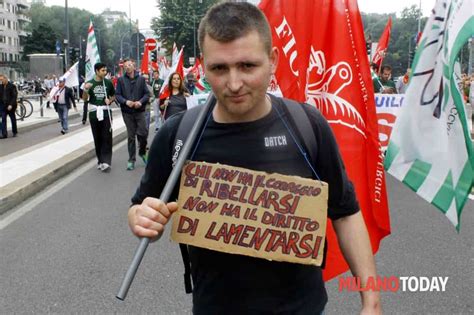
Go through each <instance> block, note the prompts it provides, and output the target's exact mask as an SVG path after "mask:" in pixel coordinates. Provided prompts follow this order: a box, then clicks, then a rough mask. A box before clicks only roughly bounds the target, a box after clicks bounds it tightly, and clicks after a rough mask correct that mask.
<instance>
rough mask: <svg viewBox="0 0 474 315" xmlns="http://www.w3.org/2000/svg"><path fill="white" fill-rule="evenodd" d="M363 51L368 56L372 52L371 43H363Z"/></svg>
mask: <svg viewBox="0 0 474 315" xmlns="http://www.w3.org/2000/svg"><path fill="white" fill-rule="evenodd" d="M365 49H366V50H367V55H369V56H370V54H371V52H372V43H371V42H365Z"/></svg>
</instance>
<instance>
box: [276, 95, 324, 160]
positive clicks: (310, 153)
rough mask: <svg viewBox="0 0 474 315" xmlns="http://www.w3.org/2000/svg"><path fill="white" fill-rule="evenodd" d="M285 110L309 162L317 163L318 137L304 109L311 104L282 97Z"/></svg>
mask: <svg viewBox="0 0 474 315" xmlns="http://www.w3.org/2000/svg"><path fill="white" fill-rule="evenodd" d="M281 101H282V102H281V103H280V104H282V107H283V110H284V111H285V112H286V114H287V117H288V119H289V120H290V126H291V127H293V129H294V130H293V131H294V132H295V133H296V139H299V140H300V141H302V142H303V143H302V144H303V145H304V149H305V150H304V152H303V155H304V156H305V157H306V158H307V159H308V162H310V163H311V165H313V167H314V166H315V165H316V155H317V154H316V153H317V149H318V146H317V145H316V138H315V137H314V132H313V126H312V125H311V121H310V120H309V118H308V115H307V114H306V112H305V110H304V108H303V107H304V106H309V105H307V104H305V103H298V102H296V101H294V100H290V99H288V98H281Z"/></svg>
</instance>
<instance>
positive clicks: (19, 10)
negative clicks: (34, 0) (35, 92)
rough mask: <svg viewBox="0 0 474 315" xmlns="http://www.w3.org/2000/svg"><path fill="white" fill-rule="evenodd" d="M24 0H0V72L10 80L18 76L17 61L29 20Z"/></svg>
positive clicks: (27, 7)
mask: <svg viewBox="0 0 474 315" xmlns="http://www.w3.org/2000/svg"><path fill="white" fill-rule="evenodd" d="M29 8H30V4H29V3H28V2H27V1H26V0H0V73H4V74H6V75H7V76H8V77H9V78H10V79H11V80H17V79H18V77H19V76H20V72H19V61H20V59H21V53H22V52H23V47H22V42H23V41H24V39H25V38H26V36H27V32H26V31H25V26H26V25H27V24H28V23H29V22H30V19H29V17H28V16H27V15H26V12H27V11H28V10H29Z"/></svg>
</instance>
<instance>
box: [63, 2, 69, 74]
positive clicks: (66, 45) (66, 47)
mask: <svg viewBox="0 0 474 315" xmlns="http://www.w3.org/2000/svg"><path fill="white" fill-rule="evenodd" d="M64 21H65V24H66V39H65V40H64V63H65V64H66V70H67V69H68V67H69V14H68V10H67V0H64Z"/></svg>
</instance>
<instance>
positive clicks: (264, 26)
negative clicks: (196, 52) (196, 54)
mask: <svg viewBox="0 0 474 315" xmlns="http://www.w3.org/2000/svg"><path fill="white" fill-rule="evenodd" d="M251 31H256V32H257V33H258V35H259V36H260V38H261V40H262V42H263V45H264V47H265V50H266V51H267V52H268V53H269V54H270V52H271V50H272V33H271V31H270V25H269V23H268V20H267V18H266V17H265V15H264V14H263V12H262V11H260V9H259V8H257V7H256V6H254V5H253V4H250V3H247V2H222V3H218V4H215V5H213V6H212V7H211V8H210V9H209V10H208V11H207V13H206V15H205V16H204V18H203V19H202V20H201V23H200V24H199V32H198V40H199V47H200V49H201V51H202V49H203V47H204V38H205V37H206V35H208V36H209V37H210V38H212V39H214V40H216V41H218V42H223V43H228V42H231V41H233V40H236V39H238V38H241V37H243V36H245V35H247V34H248V33H250V32H251Z"/></svg>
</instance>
